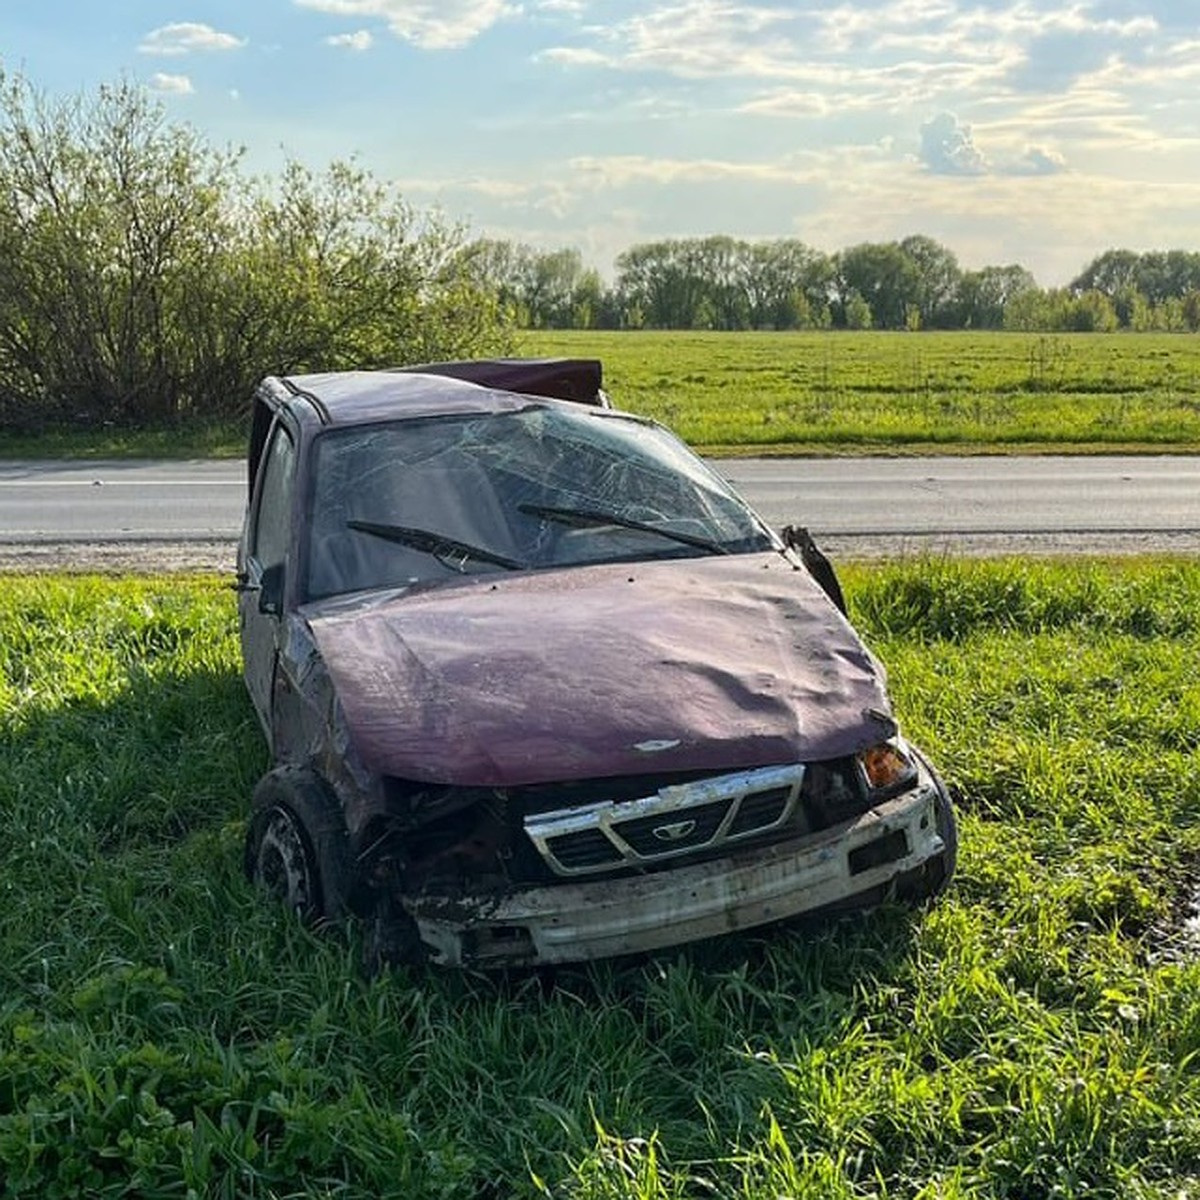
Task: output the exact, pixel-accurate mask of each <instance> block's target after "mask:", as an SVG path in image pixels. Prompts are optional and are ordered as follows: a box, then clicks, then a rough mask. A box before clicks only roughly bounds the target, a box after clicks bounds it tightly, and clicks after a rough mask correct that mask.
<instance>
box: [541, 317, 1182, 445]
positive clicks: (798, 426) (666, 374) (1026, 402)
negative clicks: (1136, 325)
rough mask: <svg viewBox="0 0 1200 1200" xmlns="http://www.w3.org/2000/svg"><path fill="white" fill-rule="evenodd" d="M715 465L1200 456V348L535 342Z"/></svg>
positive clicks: (1126, 342) (706, 336) (1143, 338)
mask: <svg viewBox="0 0 1200 1200" xmlns="http://www.w3.org/2000/svg"><path fill="white" fill-rule="evenodd" d="M518 344H519V349H520V352H521V353H523V354H546V355H556V354H565V355H581V356H590V357H596V358H600V359H601V360H602V361H603V363H604V367H605V379H606V385H607V387H608V390H609V391H610V393H611V394H612V397H613V400H614V402H615V403H616V404H617V406H618V407H621V408H627V409H631V410H632V411H634V412H639V413H644V414H645V415H647V416H650V417H654V418H655V419H656V420H659V421H662V422H663V423H665V424H667V425H669V426H671V428H673V429H674V430H675V431H676V433H678V434H680V436H682V437H683V438H684V439H685V440H686V441H687V442H689V443H691V445H692V446H694V447H696V448H697V449H700V450H702V451H704V452H706V453H711V454H718V453H720V454H725V453H754V454H761V453H772V454H801V453H803V454H811V453H821V454H830V453H837V454H841V453H864V452H870V453H889V454H896V453H923V454H924V453H1018V452H1031V451H1032V452H1038V451H1053V452H1092V453H1110V452H1115V451H1119V450H1155V451H1158V452H1162V451H1164V450H1176V451H1185V450H1186V451H1195V450H1197V449H1200V337H1197V336H1194V335H1188V334H1161V335H1159V334H1124V335H1122V334H1112V335H1105V334H1046V335H1042V334H1025V333H964V332H956V333H919V334H911V333H875V332H871V333H846V332H820V333H681V332H664V333H656V332H637V333H628V332H626V333H604V332H565V333H558V332H541V333H523V334H521V335H520V339H519V343H518Z"/></svg>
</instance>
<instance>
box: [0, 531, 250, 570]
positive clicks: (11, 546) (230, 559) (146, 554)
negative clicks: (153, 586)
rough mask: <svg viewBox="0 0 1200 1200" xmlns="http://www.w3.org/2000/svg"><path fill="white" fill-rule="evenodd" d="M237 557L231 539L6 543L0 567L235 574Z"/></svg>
mask: <svg viewBox="0 0 1200 1200" xmlns="http://www.w3.org/2000/svg"><path fill="white" fill-rule="evenodd" d="M235 558H236V546H235V543H233V542H230V541H223V540H222V541H188V542H157V541H135V542H4V543H0V571H20V572H31V573H32V572H41V571H100V572H106V573H113V574H129V573H131V572H138V573H149V574H158V573H160V572H176V571H204V572H216V573H218V574H222V575H232V574H233V569H234V562H235Z"/></svg>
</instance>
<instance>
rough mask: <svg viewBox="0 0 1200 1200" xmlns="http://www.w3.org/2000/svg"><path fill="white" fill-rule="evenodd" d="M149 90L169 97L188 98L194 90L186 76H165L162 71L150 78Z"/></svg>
mask: <svg viewBox="0 0 1200 1200" xmlns="http://www.w3.org/2000/svg"><path fill="white" fill-rule="evenodd" d="M150 89H151V91H155V92H163V93H164V94H166V95H171V96H190V95H191V94H192V93H193V92H194V91H195V90H196V89H195V88H194V87H192V81H191V80H190V79H189V78H188V77H187V76H186V75H167V74H165V73H164V72H162V71H158V72H156V73H155V74H153V75H151V76H150Z"/></svg>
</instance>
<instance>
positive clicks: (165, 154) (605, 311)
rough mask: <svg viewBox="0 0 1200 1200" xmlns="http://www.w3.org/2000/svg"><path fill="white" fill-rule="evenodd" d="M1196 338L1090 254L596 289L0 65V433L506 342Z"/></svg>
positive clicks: (385, 197)
mask: <svg viewBox="0 0 1200 1200" xmlns="http://www.w3.org/2000/svg"><path fill="white" fill-rule="evenodd" d="M517 327H525V328H547V329H560V328H581V329H642V328H655V329H727V330H742V329H824V328H838V329H873V328H878V329H954V328H965V329H1028V330H1038V331H1051V330H1109V329H1118V328H1128V329H1165V330H1176V329H1180V330H1182V329H1188V330H1196V329H1197V328H1200V254H1196V253H1189V252H1185V251H1180V250H1173V251H1170V252H1166V253H1152V254H1138V253H1134V252H1132V251H1126V250H1110V251H1107V252H1106V253H1104V254H1102V255H1100V256H1099V257H1098V258H1097V259H1096V260H1094V261H1093V262H1092V263H1091V264H1089V266H1088V267H1087V268H1086V269H1085V270H1084V271H1083V272H1082V273H1081V275H1080V276H1079V277H1078V278H1077V279H1076V280H1074V281H1073V282H1072V283H1071V284H1070V285H1069V286H1068V287H1066V288H1059V289H1050V290H1043V289H1041V288H1040V287H1039V286H1038V284H1037V282H1036V280H1035V279H1034V278H1033V276H1032V275H1031V274H1030V272H1029V271H1028V270H1026V269H1025V268H1024V267H1022V266H1020V265H1016V264H1012V265H1007V266H993V267H984V268H983V269H982V270H979V271H967V270H963V269H962V268H961V267H960V265H959V263H958V261H957V259H956V258H955V256H954V254H953V253H952V252H951V251H950V250H949V249H947V248H946V247H945V246H942V245H940V244H939V243H938V242H936V241H935V240H933V239H932V238H929V237H925V236H921V235H914V236H912V237H907V238H904V239H903V240H902V241H898V242H887V243H864V244H862V245H857V246H851V247H849V248H848V249H845V250H842V251H839V252H838V253H836V254H825V253H823V252H821V251H819V250H815V249H813V248H812V247H810V246H807V245H806V244H804V243H803V242H801V241H799V240H796V239H790V238H788V239H776V240H772V241H756V242H751V241H745V240H739V239H735V238H732V237H709V238H692V239H670V240H665V241H658V242H647V243H643V244H639V245H635V246H631V247H630V248H629V249H627V250H626V251H625V252H624V253H622V254H621V255H620V256H619V257H618V259H617V261H616V271H615V276H614V279H613V281H612V283H611V284H607V283H605V282H604V280H603V279H602V278H601V276H600V274H599V272H598V271H596V270H595V269H594V268H592V267H588V266H586V265H585V264H584V262H583V259H582V256H581V254H580V253H579V251H578V250H576V249H573V248H565V249H557V250H536V249H533V248H531V247H529V246H526V245H522V244H519V243H514V242H506V241H498V240H495V239H477V240H474V241H471V240H468V238H467V235H466V233H465V231H464V230H463V229H462V228H461V227H459V226H457V225H454V224H452V223H448V222H446V221H445V220H444V219H442V218H440V217H439V216H438V215H436V214H430V213H422V212H419V211H417V210H416V209H414V208H412V207H411V206H410V205H408V204H407V203H406V202H405V201H404V200H403V198H402V197H401V196H399V195H398V194H397V193H396V192H395V191H394V190H392V189H391V188H389V187H388V186H386V185H384V184H382V183H380V182H379V181H378V180H376V179H375V178H374V177H373V176H372V175H371V174H370V173H369V172H368V171H365V170H363V169H361V168H360V167H358V166H357V165H355V164H353V163H345V162H335V163H333V164H331V165H330V166H329V167H328V168H326V169H325V170H324V171H320V172H316V171H312V170H310V169H309V168H307V167H305V166H302V165H301V164H299V163H295V162H293V163H291V164H289V165H288V166H287V167H286V168H285V169H284V171H283V172H282V174H281V175H280V176H279V177H278V178H257V177H250V176H247V175H246V174H245V172H244V171H243V170H242V166H241V154H240V152H238V151H235V150H220V149H214V148H213V147H211V146H210V145H208V144H207V143H206V142H205V141H204V140H203V139H202V138H201V137H200V136H199V135H198V134H197V133H196V132H195V131H194V130H192V129H191V128H189V127H187V126H180V125H174V124H171V123H169V122H168V121H167V120H166V118H165V115H164V112H163V110H162V108H161V106H159V105H157V104H156V103H154V102H153V101H152V100H150V99H149V98H148V97H147V96H146V94H145V93H144V92H143V91H141V90H140V89H138V88H137V87H135V86H133V85H132V84H129V83H120V84H116V85H111V86H105V87H101V88H99V89H98V90H97V91H96V92H95V93H93V94H90V95H81V96H78V97H74V98H68V99H65V100H59V101H54V102H51V101H49V100H47V99H46V98H45V97H43V96H42V95H41V94H39V93H38V92H36V91H35V90H34V89H33V88H32V87H31V86H30V85H29V84H28V83H27V82H26V81H25V80H24V79H23V78H22V77H20V76H13V75H9V74H6V73H5V72H4V70H3V67H2V66H0V427H3V428H6V429H9V430H21V429H37V428H43V427H46V426H52V425H57V426H64V425H76V426H84V427H95V426H96V425H97V424H102V423H109V424H113V425H157V426H162V425H170V424H172V423H175V422H179V421H186V420H195V419H201V420H205V421H214V420H222V419H226V418H230V417H234V416H236V415H239V414H240V413H242V412H243V411H244V408H245V405H246V402H247V398H248V396H249V394H250V391H251V389H252V387H253V385H254V383H255V381H256V380H257V379H258V378H259V377H261V376H262V375H264V374H267V373H272V372H274V373H296V372H305V371H326V370H338V369H344V368H350V367H363V368H367V367H375V366H388V365H397V364H402V363H412V362H421V361H431V360H436V359H442V358H459V357H470V356H477V355H483V354H490V353H497V352H503V351H504V350H505V349H507V348H508V347H509V346H510V345H511V341H512V331H513V330H514V329H515V328H517Z"/></svg>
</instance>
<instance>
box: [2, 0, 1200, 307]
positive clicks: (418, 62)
mask: <svg viewBox="0 0 1200 1200" xmlns="http://www.w3.org/2000/svg"><path fill="white" fill-rule="evenodd" d="M14 9H18V10H19V11H13V10H14ZM0 62H2V63H3V65H4V66H5V68H6V69H7V70H9V71H16V72H20V73H21V74H23V75H25V77H26V78H28V79H29V80H30V81H31V82H32V83H34V84H35V85H36V86H37V87H39V88H40V89H41V90H43V91H45V92H47V93H49V94H51V95H58V94H70V93H72V92H77V91H79V90H81V89H91V88H93V87H94V86H95V85H97V84H99V83H102V82H105V81H112V80H114V79H117V78H119V77H121V76H125V77H129V78H133V79H136V80H139V81H141V82H144V83H145V85H146V86H147V87H148V88H150V89H152V90H154V91H155V92H157V93H158V94H159V95H160V97H161V99H162V101H163V103H164V104H165V106H166V108H167V110H168V112H169V114H170V115H171V117H172V118H175V119H179V120H185V121H188V122H190V123H191V124H193V125H194V126H195V127H197V128H198V129H199V130H200V131H201V132H202V133H203V134H204V135H205V136H206V137H207V138H208V139H209V140H210V141H212V142H215V143H218V144H226V143H230V144H234V145H240V146H244V147H245V149H246V161H247V163H248V165H249V167H250V168H251V169H253V170H256V171H268V172H275V171H277V170H278V169H279V167H280V166H281V165H282V163H283V162H284V160H285V158H286V157H287V156H291V157H295V158H299V159H301V160H303V161H305V162H307V163H309V164H310V165H312V166H314V167H320V166H322V165H324V164H325V163H327V162H329V161H330V160H331V159H333V158H336V157H347V156H350V155H354V156H356V157H357V158H358V160H359V161H360V162H361V163H362V164H363V165H364V166H366V167H368V168H370V169H371V170H372V171H373V172H374V173H375V174H376V175H378V176H379V177H381V178H385V179H388V180H391V181H394V182H395V183H396V184H397V185H398V186H399V188H400V189H401V191H402V192H403V193H404V195H405V196H406V198H408V199H409V200H410V201H412V202H413V203H414V204H416V205H417V206H418V207H420V208H427V207H431V206H434V205H437V206H439V207H440V208H441V209H442V210H443V211H444V212H445V213H446V214H447V215H448V216H450V217H452V218H454V219H456V220H461V221H463V222H465V223H466V224H467V225H468V226H469V227H470V229H471V231H472V232H473V233H477V234H487V235H490V236H497V237H503V238H511V239H514V240H518V241H523V242H529V243H532V244H534V245H537V246H540V247H545V248H552V247H557V246H563V245H572V246H577V247H579V248H580V250H582V252H583V253H584V256H585V258H586V259H587V260H588V261H589V262H591V263H593V264H594V265H596V266H599V267H600V268H601V269H602V270H604V271H605V272H606V273H607V272H608V271H609V268H610V266H611V261H612V258H613V256H614V255H615V254H617V253H618V252H619V251H620V250H621V249H623V248H624V247H626V246H628V245H631V244H633V243H635V242H639V241H647V240H652V239H656V238H661V237H672V236H674V237H687V236H701V235H705V234H710V233H729V234H733V235H735V236H739V237H746V238H769V237H784V236H786V237H798V238H801V239H802V240H804V241H806V242H808V243H809V244H811V245H814V246H817V247H819V248H820V249H822V250H826V251H832V250H836V249H839V248H841V247H844V246H848V245H852V244H854V243H855V242H861V241H878V240H890V239H892V238H899V237H903V236H905V235H907V234H909V233H925V234H929V235H931V236H933V237H935V238H937V239H939V240H940V241H942V242H944V243H946V244H947V245H948V246H950V247H951V248H952V249H953V250H954V251H955V252H956V253H957V254H958V256H959V258H960V260H961V262H962V264H963V265H964V266H965V267H980V266H983V265H985V264H990V263H996V264H998V263H1007V262H1014V261H1016V262H1021V263H1023V264H1024V265H1026V266H1028V267H1029V268H1030V269H1031V270H1033V272H1034V274H1035V275H1036V276H1037V277H1038V279H1039V281H1040V282H1041V283H1043V284H1046V285H1050V284H1060V283H1064V282H1066V281H1067V280H1069V279H1070V278H1071V277H1072V276H1073V275H1074V274H1076V273H1077V272H1078V271H1079V270H1080V269H1081V268H1082V267H1083V266H1084V265H1085V264H1086V263H1087V261H1088V260H1089V259H1091V258H1092V257H1094V256H1095V255H1096V254H1098V253H1100V252H1101V251H1103V250H1105V249H1107V248H1109V247H1113V246H1123V247H1129V248H1132V249H1136V250H1149V249H1155V248H1163V249H1166V248H1174V247H1183V248H1187V249H1193V250H1195V249H1200V0H1076V2H1074V3H1050V2H1049V0H842V2H840V3H838V2H834V3H815V2H812V3H810V2H808V0H753V2H749V3H742V2H740V0H638V2H636V3H634V2H631V0H240V2H238V3H234V2H231V0H117V2H116V3H113V4H97V3H96V0H41V2H39V3H25V2H21V3H17V2H15V0H8V3H6V4H5V5H4V9H3V10H2V11H0Z"/></svg>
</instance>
